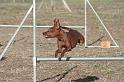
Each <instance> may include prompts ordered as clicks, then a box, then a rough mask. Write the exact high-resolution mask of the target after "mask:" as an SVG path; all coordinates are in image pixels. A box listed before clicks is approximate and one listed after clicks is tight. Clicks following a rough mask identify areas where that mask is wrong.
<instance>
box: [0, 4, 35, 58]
mask: <svg viewBox="0 0 124 82" xmlns="http://www.w3.org/2000/svg"><path fill="white" fill-rule="evenodd" d="M32 8H33V5H31V7H30V9H29V10H28V12H27V14H26V15H25V17H24V18H23V20H22V22H21V23H20V25H19V26H18V28H17V30H16V31H15V33H14V34H13V36H12V38H11V39H10V41H9V42H8V44H7V46H6V47H5V48H4V50H3V52H2V53H1V55H0V60H1V59H2V58H3V56H4V55H5V52H6V51H7V49H8V48H9V46H10V45H11V43H12V41H13V40H14V38H15V37H16V35H17V33H18V32H19V30H20V29H21V27H22V25H23V23H24V22H25V20H26V18H27V17H28V15H29V14H30V12H31V10H32Z"/></svg>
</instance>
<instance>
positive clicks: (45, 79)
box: [0, 0, 124, 82]
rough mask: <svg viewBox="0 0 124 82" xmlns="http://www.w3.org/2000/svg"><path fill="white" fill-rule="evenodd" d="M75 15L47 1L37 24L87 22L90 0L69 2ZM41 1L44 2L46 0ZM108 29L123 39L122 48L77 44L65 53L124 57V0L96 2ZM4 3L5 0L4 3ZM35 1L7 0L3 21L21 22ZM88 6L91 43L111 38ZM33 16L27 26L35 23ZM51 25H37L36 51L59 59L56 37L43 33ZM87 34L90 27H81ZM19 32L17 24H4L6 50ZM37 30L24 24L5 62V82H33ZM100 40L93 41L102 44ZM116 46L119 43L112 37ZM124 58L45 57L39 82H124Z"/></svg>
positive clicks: (1, 66)
mask: <svg viewBox="0 0 124 82" xmlns="http://www.w3.org/2000/svg"><path fill="white" fill-rule="evenodd" d="M67 2H68V4H69V6H70V8H71V9H72V13H70V12H68V11H67V10H66V9H65V8H64V7H63V5H62V3H61V0H55V5H54V10H53V11H52V10H51V6H50V5H49V4H50V1H45V0H44V4H43V5H42V7H41V8H40V9H38V8H39V3H37V7H36V8H37V19H36V22H37V25H51V24H52V21H53V19H54V18H59V19H60V21H61V23H62V25H63V26H64V25H84V2H82V0H77V1H75V0H67ZM40 3H41V2H40ZM91 3H92V5H93V6H94V8H95V10H96V11H97V13H98V14H99V15H100V17H101V19H102V20H103V22H104V23H105V25H106V27H107V28H108V30H109V31H110V33H111V35H112V36H113V37H114V39H115V41H116V42H117V43H118V45H119V48H108V49H106V48H105V49H104V48H85V47H84V45H83V46H80V45H77V46H76V48H74V49H73V50H72V51H71V52H68V53H66V54H65V57H124V32H123V31H124V19H123V18H124V14H123V13H124V6H123V5H124V1H123V0H104V1H103V0H94V1H91ZM0 4H1V3H0ZM30 6H31V3H23V4H21V3H16V4H12V3H10V4H9V3H4V4H1V5H0V24H7V25H9V24H20V22H21V21H22V19H23V17H24V15H25V13H26V12H27V10H28V9H29V8H30ZM87 7H88V10H87V11H88V12H87V15H88V17H87V18H88V20H87V22H88V24H87V25H88V44H92V43H93V42H94V41H96V40H97V39H99V38H100V37H103V38H102V40H110V41H111V39H110V38H109V37H108V35H107V33H106V31H104V29H103V27H102V25H101V24H100V22H99V21H98V20H97V18H96V17H95V15H94V13H93V12H92V10H91V8H90V7H89V6H87ZM31 15H32V14H30V15H29V17H28V18H27V20H26V21H25V23H24V25H32V17H31ZM47 29H48V28H37V29H36V41H37V42H36V49H37V50H36V55H37V56H40V57H54V51H55V50H56V49H57V45H56V39H46V38H44V37H43V35H42V32H44V31H46V30H47ZM76 30H78V31H79V32H81V33H83V34H84V29H82V28H79V29H76ZM15 31H16V28H0V52H1V53H2V51H3V49H4V48H5V46H6V45H7V43H8V41H9V40H10V38H11V37H12V35H13V34H14V32H15ZM32 33H33V31H32V28H21V29H20V31H19V33H18V34H17V36H16V38H15V40H14V41H13V43H12V44H11V46H10V47H9V49H8V50H7V52H6V53H5V57H4V58H3V60H2V61H0V82H33V79H32V77H33V61H32V56H33V51H32V50H33V45H32V44H33V39H32V37H33V36H32ZM99 43H100V41H97V42H95V43H94V44H92V45H99ZM111 44H112V45H114V43H113V42H112V41H111ZM123 76H124V61H80V62H79V61H73V62H71V61H68V62H63V61H53V62H50V61H41V62H38V63H37V82H124V78H123Z"/></svg>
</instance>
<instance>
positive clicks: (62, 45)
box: [43, 19, 84, 57]
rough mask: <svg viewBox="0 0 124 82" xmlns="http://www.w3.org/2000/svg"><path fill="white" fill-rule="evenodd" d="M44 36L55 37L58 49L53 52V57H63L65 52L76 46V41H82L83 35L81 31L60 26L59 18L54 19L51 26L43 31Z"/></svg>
mask: <svg viewBox="0 0 124 82" xmlns="http://www.w3.org/2000/svg"><path fill="white" fill-rule="evenodd" d="M43 35H44V36H45V37H46V38H57V45H58V49H57V50H56V52H55V57H57V56H58V54H59V53H60V56H61V57H63V56H64V54H65V52H68V51H71V50H72V49H73V48H74V47H76V45H77V43H81V44H83V43H84V37H83V35H82V34H81V33H79V32H78V31H76V30H73V29H71V28H67V27H62V26H60V23H59V20H56V19H55V20H54V22H53V27H51V28H49V29H48V31H46V32H43Z"/></svg>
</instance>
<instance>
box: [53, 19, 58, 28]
mask: <svg viewBox="0 0 124 82" xmlns="http://www.w3.org/2000/svg"><path fill="white" fill-rule="evenodd" d="M56 26H57V20H56V19H54V21H53V27H56Z"/></svg>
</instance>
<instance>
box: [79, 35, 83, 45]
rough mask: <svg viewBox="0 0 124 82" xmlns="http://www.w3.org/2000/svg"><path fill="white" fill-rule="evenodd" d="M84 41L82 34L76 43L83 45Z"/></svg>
mask: <svg viewBox="0 0 124 82" xmlns="http://www.w3.org/2000/svg"><path fill="white" fill-rule="evenodd" d="M84 42H85V39H84V36H83V35H80V37H79V41H78V43H79V44H80V45H83V43H84Z"/></svg>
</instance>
